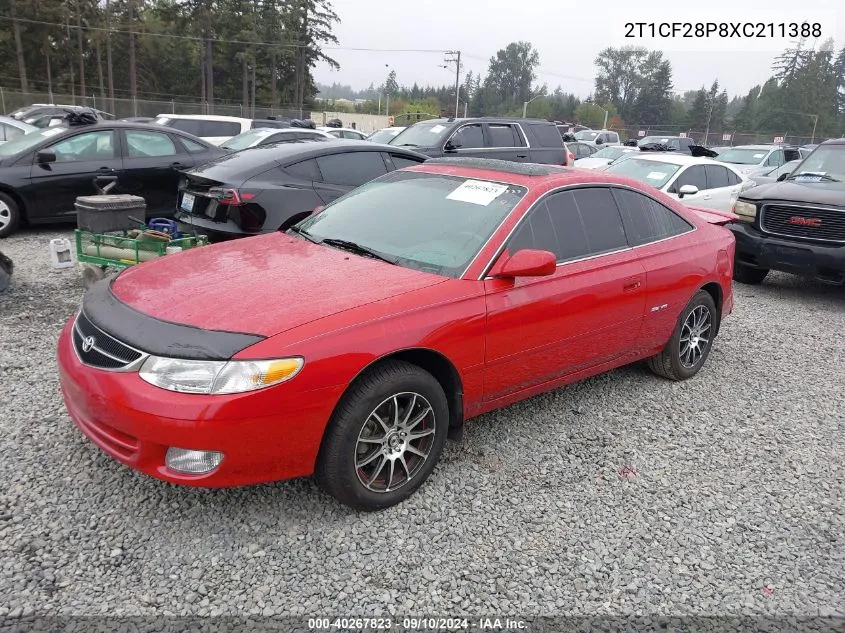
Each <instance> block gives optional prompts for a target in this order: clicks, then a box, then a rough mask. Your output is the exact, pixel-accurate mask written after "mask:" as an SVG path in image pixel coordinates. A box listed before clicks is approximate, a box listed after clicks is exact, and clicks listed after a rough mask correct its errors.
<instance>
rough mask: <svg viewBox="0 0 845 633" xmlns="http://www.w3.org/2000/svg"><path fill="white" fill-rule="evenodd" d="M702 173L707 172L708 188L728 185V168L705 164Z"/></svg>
mask: <svg viewBox="0 0 845 633" xmlns="http://www.w3.org/2000/svg"><path fill="white" fill-rule="evenodd" d="M704 173H705V174H707V188H708V189H718V188H719V187H727V186H728V170H727V169H725V168H724V167H722V166H721V165H705V166H704Z"/></svg>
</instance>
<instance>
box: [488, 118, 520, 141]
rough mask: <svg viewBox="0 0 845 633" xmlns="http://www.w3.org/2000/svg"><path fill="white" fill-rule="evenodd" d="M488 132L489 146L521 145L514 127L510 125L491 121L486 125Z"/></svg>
mask: <svg viewBox="0 0 845 633" xmlns="http://www.w3.org/2000/svg"><path fill="white" fill-rule="evenodd" d="M487 131H488V132H489V133H490V147H521V146H522V142H521V141H520V139H519V134H518V133H517V131H516V128H515V127H514V126H512V125H502V124H501V123H491V124H490V125H488V126H487Z"/></svg>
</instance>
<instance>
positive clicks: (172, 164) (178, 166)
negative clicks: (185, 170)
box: [170, 160, 185, 169]
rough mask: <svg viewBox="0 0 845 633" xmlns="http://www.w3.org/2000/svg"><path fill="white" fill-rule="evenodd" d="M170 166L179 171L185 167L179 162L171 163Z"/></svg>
mask: <svg viewBox="0 0 845 633" xmlns="http://www.w3.org/2000/svg"><path fill="white" fill-rule="evenodd" d="M170 166H171V167H173V169H179V168H180V167H184V166H185V165H183V164H182V163H180V162H179V161H178V160H177V161H176V162H175V163H170Z"/></svg>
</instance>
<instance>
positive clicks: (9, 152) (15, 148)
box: [0, 127, 67, 156]
mask: <svg viewBox="0 0 845 633" xmlns="http://www.w3.org/2000/svg"><path fill="white" fill-rule="evenodd" d="M66 129H67V128H64V127H48V128H44V129H41V130H36V131H34V132H30V133H28V134H24V135H23V136H21V137H20V138H18V139H16V140H14V141H9V142H7V143H2V144H0V156H14V155H15V154H22V153H23V152H26V151H29V150H31V149H33V148H34V147H36V146H37V145H39V144H40V143H41V142H42V141H44V139H48V138H50V137H51V136H56V135H57V134H61V133H62V132H64V131H65V130H66Z"/></svg>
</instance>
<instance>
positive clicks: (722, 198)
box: [698, 165, 742, 211]
mask: <svg viewBox="0 0 845 633" xmlns="http://www.w3.org/2000/svg"><path fill="white" fill-rule="evenodd" d="M704 173H705V175H706V177H707V194H708V196H709V197H708V196H705V197H704V199H703V203H702V204H699V205H698V206H703V207H706V208H708V209H719V210H721V211H730V210H731V208H732V207H733V204H734V202H736V199H737V198H739V191H740V189H741V188H742V185H740V184H736V183H735V182H734V184H732V180H731V179H730V178H729V177H728V176H729V172H728V168H727V167H725V166H724V165H705V166H704Z"/></svg>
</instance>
